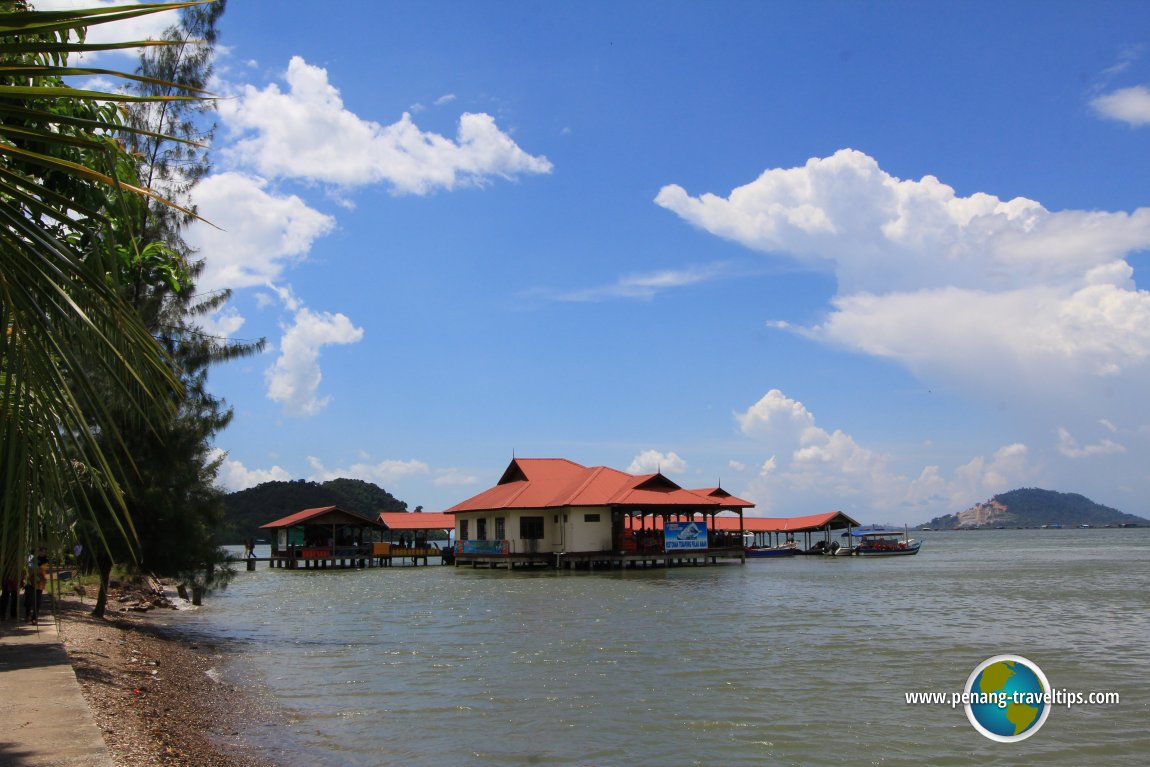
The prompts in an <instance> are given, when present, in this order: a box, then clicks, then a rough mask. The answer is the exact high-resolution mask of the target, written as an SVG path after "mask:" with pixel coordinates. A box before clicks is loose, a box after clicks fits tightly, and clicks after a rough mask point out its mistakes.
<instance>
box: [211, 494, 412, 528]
mask: <svg viewBox="0 0 1150 767" xmlns="http://www.w3.org/2000/svg"><path fill="white" fill-rule="evenodd" d="M224 506H225V509H226V512H227V517H226V520H227V522H226V524H225V526H224V528H223V529H222V530H220V531H219V532H218V533H217V535H216V539H217V541H218V542H219V543H240V542H241V541H243V540H244V539H245V538H268V537H269V536H268V535H267V531H266V530H260V529H259V527H260V525H265V524H267V523H268V522H274V521H275V520H277V519H280V518H281V517H286V516H287V515H289V514H295V513H296V512H297V511H303V510H304V509H314V508H317V507H319V506H339V507H340V508H341V509H345V510H346V511H350V512H353V513H355V514H360V515H362V516H364V517H368V518H369V519H374V518H375V516H376V515H377V514H379V512H381V511H407V504H406V503H404V502H403V501H401V500H399V499H398V498H396V497H395V496H393V495H392V494H391V493H389V492H387V491H386V490H384V489H383V488H381V487H379V486H378V485H373V484H372V483H370V482H364V481H363V480H361V479H332V480H328V481H327V482H307V481H305V480H302V479H297V480H294V481H292V482H264V483H263V484H261V485H256V486H255V487H251V488H248V489H247V490H239V491H237V492H234V493H229V494H228V495H226V496H225V497H224Z"/></svg>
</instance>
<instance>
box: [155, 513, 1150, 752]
mask: <svg viewBox="0 0 1150 767" xmlns="http://www.w3.org/2000/svg"><path fill="white" fill-rule="evenodd" d="M915 535H916V536H919V537H923V538H925V539H926V545H925V546H924V548H923V550H922V552H920V553H919V554H918V555H917V556H913V557H895V558H884V559H863V558H857V557H851V558H844V557H838V558H833V557H792V558H788V559H782V560H759V561H748V562H747V563H746V564H745V565H739V564H721V565H714V566H709V567H696V568H674V569H657V570H626V571H611V572H607V571H599V572H590V573H588V572H578V573H569V572H554V571H537V572H525V571H515V572H507V571H506V570H486V569H482V570H474V569H471V568H466V567H460V568H455V567H441V566H436V565H432V566H430V567H418V568H415V567H403V568H399V567H397V568H379V569H370V570H360V571H344V572H338V571H325V572H314V571H312V572H309V571H288V570H271V569H268V568H267V566H266V565H265V564H261V565H260V569H258V570H257V571H256V572H254V573H249V572H245V571H243V570H242V568H241V570H240V572H239V573H238V574H237V576H236V578H235V580H234V581H233V582H232V583H231V585H229V586H228V587H227V588H226V589H225V590H223V591H220V592H217V593H215V594H212V595H211V596H209V597H208V598H207V599H206V600H205V602H204V607H203V608H201V609H198V610H193V611H187V612H181V613H177V614H173V616H172V617H171V618H170V619H169V620H171V622H172V623H173V624H174V625H178V626H179V627H180V628H181V630H183V631H185V632H187V633H188V634H190V635H191V636H193V637H195V638H198V639H200V640H203V641H207V642H210V643H211V644H212V645H213V646H216V647H219V648H221V651H222V652H223V653H224V656H225V657H224V662H223V663H222V664H221V672H222V673H223V674H225V675H226V676H227V677H228V681H229V682H230V683H232V684H235V685H237V686H240V687H243V688H244V689H246V690H247V691H248V692H249V693H251V694H253V695H256V696H260V697H265V698H266V699H268V700H271V701H273V702H274V704H275V705H276V706H277V707H278V708H279V709H280V710H281V711H282V712H283V718H284V720H285V722H286V723H285V724H282V725H278V726H274V727H263V728H251V729H250V731H246V732H243V733H242V735H243V737H244V738H245V739H247V740H249V741H250V742H252V743H253V744H255V745H258V746H259V747H261V748H262V749H265V750H266V751H267V752H268V753H269V754H270V755H272V756H273V757H274V758H275V759H277V760H278V761H279V762H280V763H282V764H283V765H285V766H287V767H294V766H295V765H300V766H302V765H309V766H319V767H360V766H364V767H377V766H378V765H403V766H404V767H412V766H413V765H428V766H431V765H434V766H435V767H438V766H439V765H447V764H453V765H499V766H500V767H506V766H508V765H672V766H673V765H756V767H758V766H759V765H840V764H850V765H907V766H908V767H909V766H910V765H915V766H916V767H917V766H918V765H981V764H990V763H994V764H1017V765H1031V764H1043V765H1074V766H1075V767H1077V766H1078V765H1104V764H1129V765H1145V764H1150V647H1148V641H1150V529H1146V528H1142V529H1089V530H1076V529H1075V530H990V531H979V532H961V533H956V532H926V533H916V534H915ZM237 551H239V549H238V548H237ZM258 553H261V550H260V549H257V554H258ZM433 561H434V560H433ZM1000 654H1016V655H1021V656H1024V657H1025V658H1027V659H1029V660H1031V661H1033V662H1034V663H1036V664H1037V665H1038V666H1039V667H1040V668H1041V669H1042V671H1044V672H1045V674H1046V677H1047V678H1048V679H1049V682H1050V684H1051V686H1052V687H1053V688H1055V689H1059V690H1068V691H1074V692H1083V693H1089V692H1117V693H1118V694H1119V696H1120V702H1118V703H1116V704H1110V705H1093V706H1088V705H1081V706H1073V707H1056V708H1055V709H1053V710H1052V712H1051V714H1050V715H1049V718H1048V719H1047V721H1046V723H1045V725H1044V726H1043V727H1042V729H1041V730H1040V731H1038V732H1037V733H1036V734H1034V735H1033V736H1032V737H1030V738H1029V739H1027V740H1025V741H1022V742H1019V743H996V742H993V741H991V740H988V739H986V738H984V737H983V736H982V735H980V734H979V733H978V732H977V731H976V730H975V729H974V728H973V727H972V726H971V725H970V723H969V722H968V720H967V718H966V715H965V713H964V711H963V708H962V706H961V705H960V706H958V707H957V708H951V707H950V706H949V705H945V704H944V705H926V704H908V703H907V702H906V693H908V692H960V691H961V690H962V689H963V686H964V685H965V683H966V680H967V678H968V676H969V675H970V674H971V672H972V671H973V670H974V669H975V667H976V666H977V665H978V664H979V663H981V662H982V661H984V660H986V659H987V658H989V657H991V656H994V655H1000Z"/></svg>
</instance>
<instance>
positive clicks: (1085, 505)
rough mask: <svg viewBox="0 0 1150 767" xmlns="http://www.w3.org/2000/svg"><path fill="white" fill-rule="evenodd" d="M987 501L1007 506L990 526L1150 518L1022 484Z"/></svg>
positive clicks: (943, 524) (937, 523) (950, 523)
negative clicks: (1022, 485) (1018, 487)
mask: <svg viewBox="0 0 1150 767" xmlns="http://www.w3.org/2000/svg"><path fill="white" fill-rule="evenodd" d="M989 503H999V504H1001V505H1002V506H1004V507H1006V512H1005V513H1004V514H1002V515H1000V516H998V517H997V518H996V519H995V521H994V523H993V524H992V525H990V526H992V527H994V526H998V525H1001V526H1003V527H1042V526H1043V525H1063V526H1064V527H1077V526H1079V525H1090V526H1091V527H1104V526H1106V525H1111V526H1115V527H1116V526H1118V525H1123V524H1135V525H1150V520H1146V519H1143V518H1142V517H1136V516H1134V515H1133V514H1127V513H1125V512H1121V511H1118V510H1117V509H1112V508H1110V507H1109V506H1103V505H1102V504H1099V503H1095V502H1094V501H1091V500H1090V499H1089V498H1086V497H1085V496H1082V495H1078V494H1077V493H1059V492H1055V491H1053V490H1040V489H1038V488H1023V489H1020V490H1011V491H1010V492H1008V493H1000V494H999V495H996V496H994V497H993V498H991V499H990V501H989ZM960 523H961V521H960V519H959V515H958V514H947V515H945V516H941V517H935V518H934V519H932V520H930V521H929V522H927V523H926V526H927V527H933V528H934V529H936V530H953V529H955V528H956V527H958V526H959V525H960Z"/></svg>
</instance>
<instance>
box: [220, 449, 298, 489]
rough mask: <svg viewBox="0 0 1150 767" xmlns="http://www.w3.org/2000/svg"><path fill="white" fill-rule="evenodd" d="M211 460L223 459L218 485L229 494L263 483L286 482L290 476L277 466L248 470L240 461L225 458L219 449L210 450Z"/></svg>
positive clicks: (224, 454)
mask: <svg viewBox="0 0 1150 767" xmlns="http://www.w3.org/2000/svg"><path fill="white" fill-rule="evenodd" d="M211 458H212V459H213V460H215V459H217V458H223V459H224V460H223V462H222V463H221V464H220V470H219V474H218V476H217V478H218V481H219V483H220V485H222V486H223V487H224V488H225V489H226V490H228V491H230V492H233V493H234V492H235V491H237V490H246V489H248V488H249V487H255V486H256V485H258V484H260V483H263V482H287V481H290V480H291V479H292V476H291V475H290V474H288V472H287V471H285V470H284V469H282V468H280V467H279V466H272V467H271V468H270V469H249V468H247V467H246V466H244V465H243V463H241V462H240V461H235V460H232V459H229V458H227V453H226V452H224V451H223V450H220V449H219V448H216V449H214V450H212V453H211Z"/></svg>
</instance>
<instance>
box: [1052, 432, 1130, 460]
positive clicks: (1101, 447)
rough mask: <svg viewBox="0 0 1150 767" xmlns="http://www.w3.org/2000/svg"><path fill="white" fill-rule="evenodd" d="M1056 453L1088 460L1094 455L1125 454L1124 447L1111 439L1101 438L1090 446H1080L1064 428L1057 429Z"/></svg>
mask: <svg viewBox="0 0 1150 767" xmlns="http://www.w3.org/2000/svg"><path fill="white" fill-rule="evenodd" d="M1058 452H1059V453H1061V454H1062V455H1064V456H1066V457H1067V458H1088V457H1090V456H1094V455H1113V454H1115V453H1125V452H1126V448H1125V446H1123V445H1121V444H1119V443H1118V442H1115V441H1114V440H1112V439H1109V438H1107V437H1103V438H1102V439H1100V440H1099V441H1098V442H1095V443H1094V444H1092V445H1082V444H1080V443H1079V442H1078V440H1077V439H1075V438H1074V436H1073V435H1071V433H1070V431H1069V430H1068V429H1066V428H1064V427H1059V429H1058Z"/></svg>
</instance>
